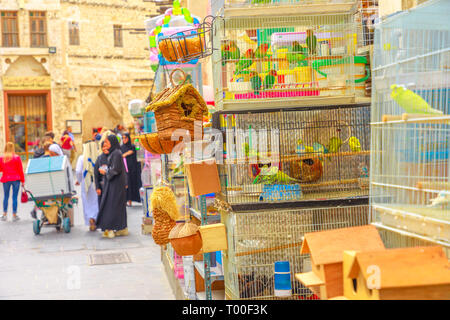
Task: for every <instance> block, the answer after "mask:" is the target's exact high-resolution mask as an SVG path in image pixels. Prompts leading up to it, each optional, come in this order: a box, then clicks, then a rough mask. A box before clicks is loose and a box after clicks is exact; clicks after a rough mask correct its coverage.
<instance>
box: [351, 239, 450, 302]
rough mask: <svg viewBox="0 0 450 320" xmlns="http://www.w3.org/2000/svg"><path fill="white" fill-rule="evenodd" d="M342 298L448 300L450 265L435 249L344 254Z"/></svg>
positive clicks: (442, 252)
mask: <svg viewBox="0 0 450 320" xmlns="http://www.w3.org/2000/svg"><path fill="white" fill-rule="evenodd" d="M344 296H345V298H347V299H358V300H359V299H362V300H430V299H431V300H449V299H450V263H449V261H448V259H447V257H446V256H445V253H444V250H443V249H442V248H441V247H439V246H435V247H414V248H400V249H388V250H382V251H380V250H378V251H368V250H366V251H362V252H355V251H346V252H345V253H344Z"/></svg>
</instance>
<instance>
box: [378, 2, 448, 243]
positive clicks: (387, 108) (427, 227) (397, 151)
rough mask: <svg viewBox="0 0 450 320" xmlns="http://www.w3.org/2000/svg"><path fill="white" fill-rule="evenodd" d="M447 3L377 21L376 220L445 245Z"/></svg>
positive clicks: (446, 194) (434, 4)
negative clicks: (381, 21)
mask: <svg viewBox="0 0 450 320" xmlns="http://www.w3.org/2000/svg"><path fill="white" fill-rule="evenodd" d="M449 10H450V3H449V2H448V1H429V2H427V3H425V4H423V5H421V6H419V7H417V8H415V9H412V10H410V11H407V12H403V13H400V14H398V15H396V16H394V17H391V18H389V19H387V20H386V21H384V22H383V23H381V24H380V25H377V26H376V29H375V44H374V64H373V79H372V81H373V86H374V90H373V91H372V92H373V93H372V94H373V96H372V101H373V107H372V121H371V122H372V123H371V124H372V128H371V146H372V157H371V188H370V194H371V205H372V210H373V215H374V217H375V221H376V222H377V223H378V224H379V225H382V226H386V227H389V228H391V229H392V230H398V232H399V233H402V232H406V233H410V234H411V235H416V237H419V236H420V237H421V238H422V239H425V240H428V241H433V242H435V243H439V244H441V245H444V246H447V247H450V175H449V171H450V159H449V154H450V152H449V150H450V148H449V140H450V115H449V114H450V103H449V102H450V100H449V96H450V70H449V66H450V20H449V19H448V17H447V15H448V14H447V13H448V12H449Z"/></svg>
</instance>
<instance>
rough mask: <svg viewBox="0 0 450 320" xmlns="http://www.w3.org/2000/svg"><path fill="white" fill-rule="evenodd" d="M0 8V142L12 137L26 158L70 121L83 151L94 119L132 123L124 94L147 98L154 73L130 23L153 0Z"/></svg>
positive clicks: (140, 24)
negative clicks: (47, 134)
mask: <svg viewBox="0 0 450 320" xmlns="http://www.w3.org/2000/svg"><path fill="white" fill-rule="evenodd" d="M0 14H1V15H0V18H1V19H3V20H2V21H3V23H2V24H1V26H2V27H1V28H0V93H1V97H0V110H1V112H0V150H3V146H4V144H5V142H6V141H13V142H15V143H16V150H17V151H18V152H19V153H20V154H21V155H22V157H23V159H24V160H25V159H26V158H27V156H29V155H30V153H31V152H32V149H33V147H34V146H35V144H36V143H37V142H38V141H39V139H40V138H41V136H42V134H43V133H44V132H45V131H47V130H53V131H54V132H55V134H56V136H57V138H59V137H60V136H61V133H62V132H63V130H64V129H65V128H66V125H67V124H68V123H69V124H70V125H72V128H73V130H74V133H75V139H76V142H77V146H78V150H79V151H81V144H82V142H83V141H86V140H89V139H90V138H91V136H92V129H93V128H94V127H95V128H97V127H104V126H106V127H109V128H113V127H115V126H116V125H117V124H123V125H125V126H126V125H128V124H131V123H132V121H133V120H132V117H131V115H130V113H129V111H128V102H129V101H130V100H132V99H136V98H137V99H142V100H145V99H146V97H147V96H148V93H149V91H150V88H151V84H152V79H153V76H154V74H153V72H152V71H151V69H150V63H149V60H148V57H149V52H148V38H147V36H146V35H145V33H142V32H139V31H136V30H135V29H140V28H144V21H145V19H147V18H149V17H152V16H155V15H157V14H158V12H157V5H156V4H155V3H154V2H149V1H142V0H2V1H1V2H0ZM5 20H6V21H5ZM67 121H69V122H67ZM80 121H81V122H80ZM78 132H80V133H78Z"/></svg>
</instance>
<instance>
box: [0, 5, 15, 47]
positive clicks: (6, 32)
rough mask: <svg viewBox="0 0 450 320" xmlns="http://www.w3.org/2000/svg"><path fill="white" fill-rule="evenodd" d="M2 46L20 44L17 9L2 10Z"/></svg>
mask: <svg viewBox="0 0 450 320" xmlns="http://www.w3.org/2000/svg"><path fill="white" fill-rule="evenodd" d="M0 16H1V20H0V23H1V26H0V29H1V32H2V47H18V46H19V28H18V24H17V11H2V12H1V14H0Z"/></svg>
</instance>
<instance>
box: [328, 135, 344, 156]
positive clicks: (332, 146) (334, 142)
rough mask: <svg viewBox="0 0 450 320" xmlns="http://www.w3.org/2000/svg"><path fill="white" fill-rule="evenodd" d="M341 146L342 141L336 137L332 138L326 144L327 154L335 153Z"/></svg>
mask: <svg viewBox="0 0 450 320" xmlns="http://www.w3.org/2000/svg"><path fill="white" fill-rule="evenodd" d="M341 146H342V140H341V139H340V138H338V137H332V138H331V139H330V142H329V143H328V152H330V153H336V152H339V149H340V148H341Z"/></svg>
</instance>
